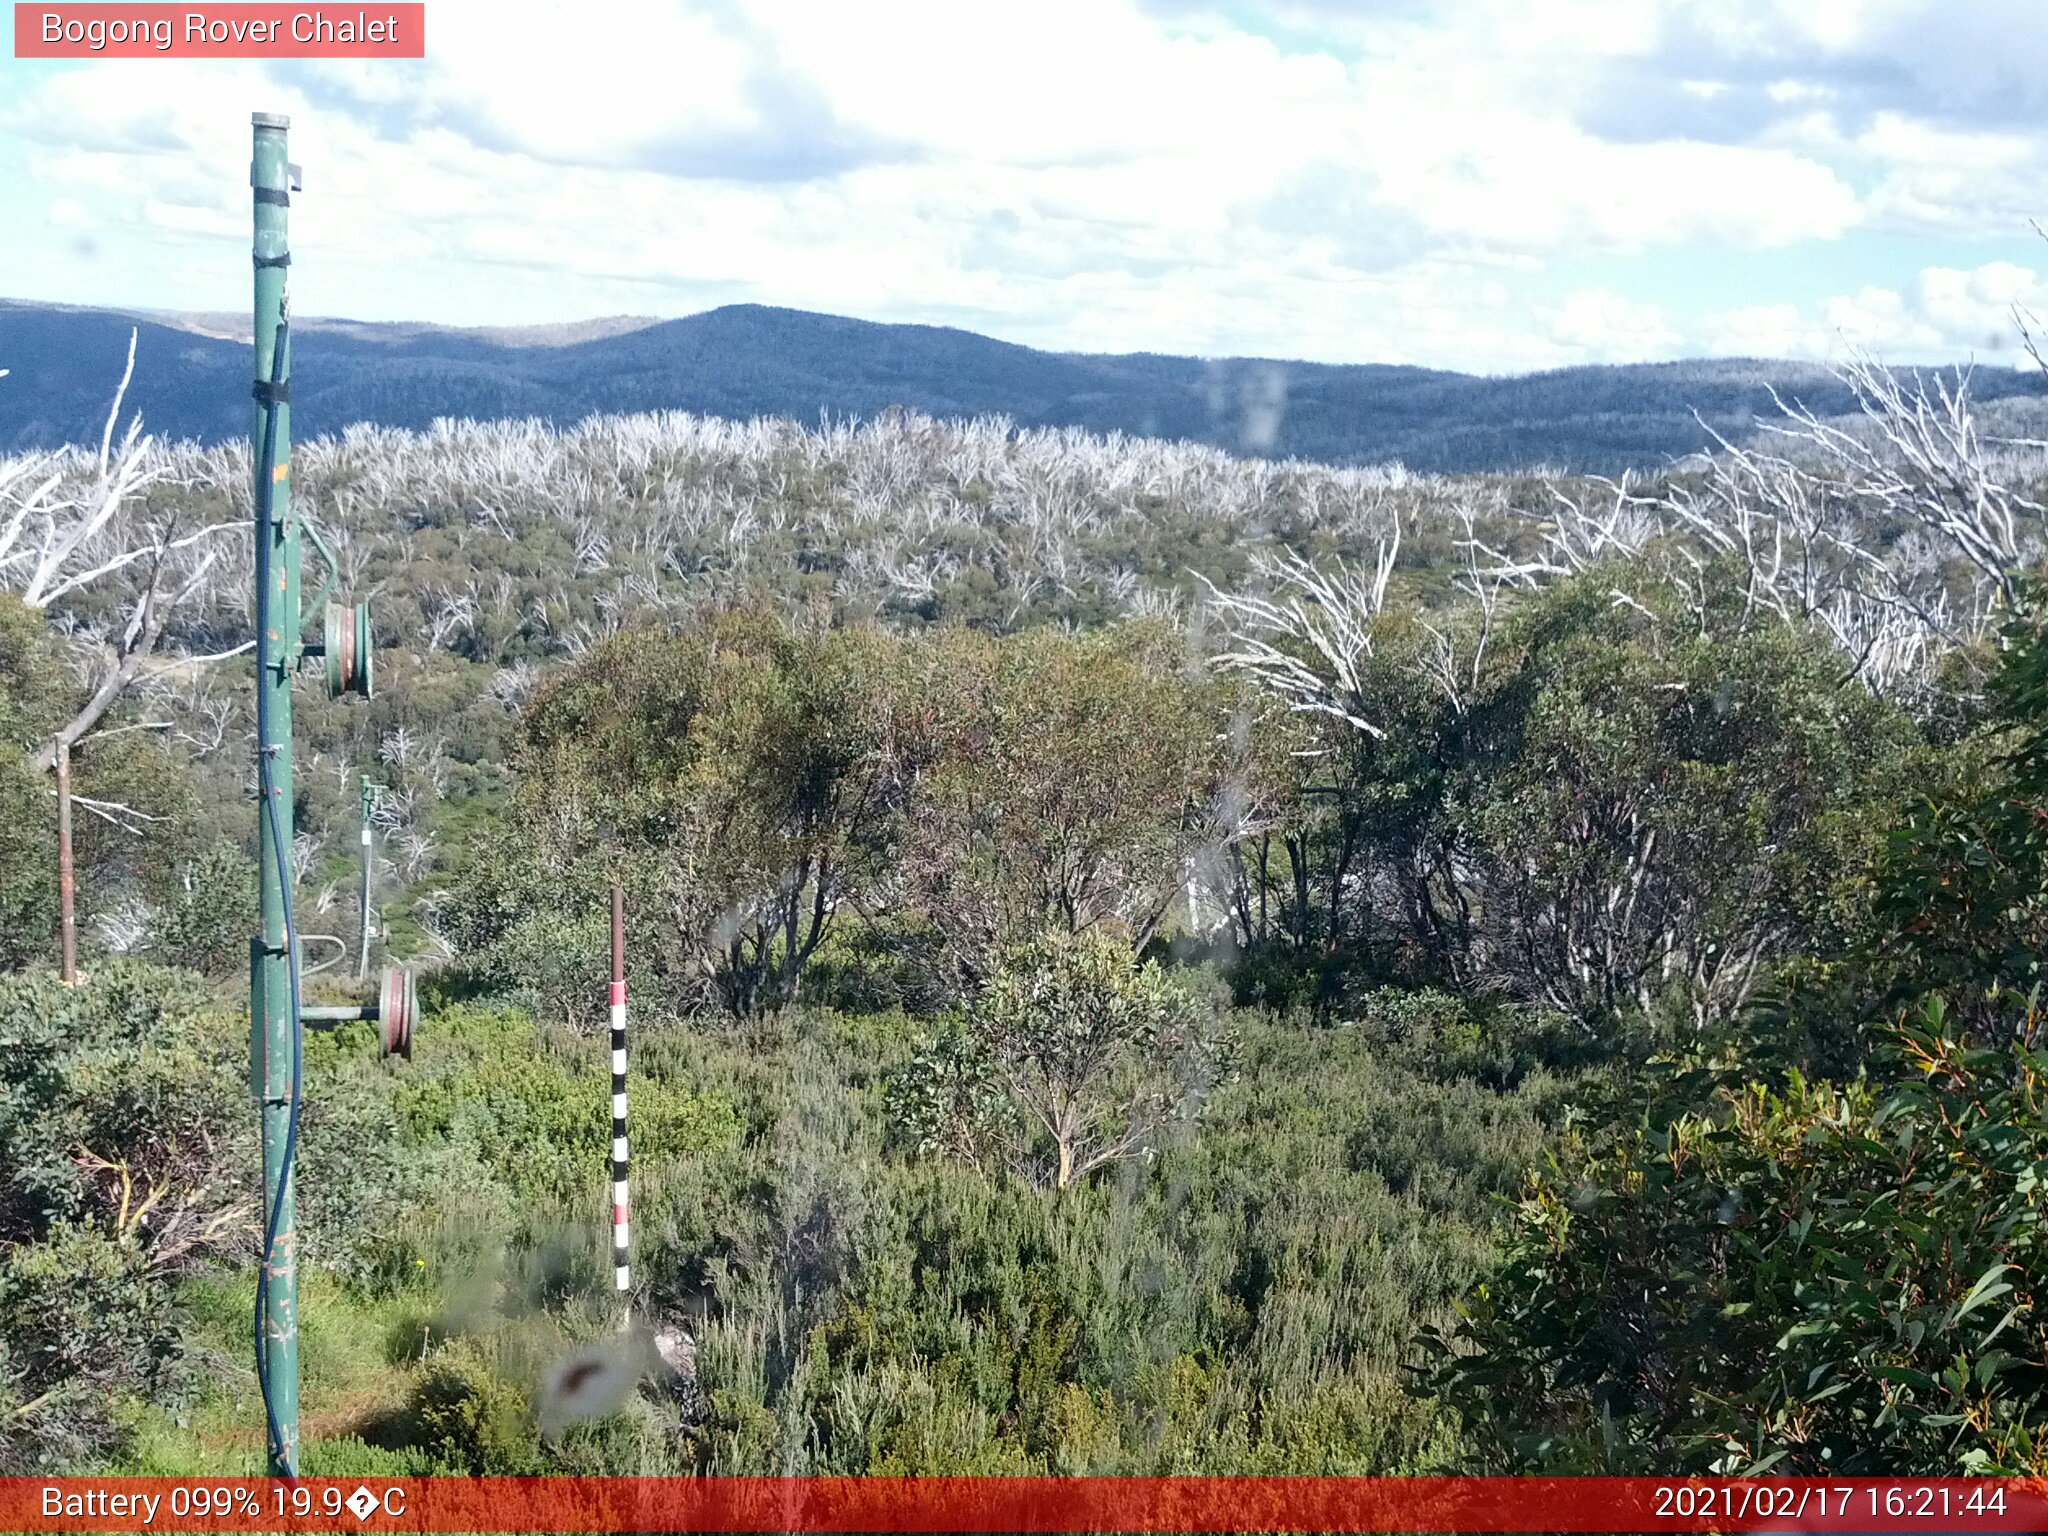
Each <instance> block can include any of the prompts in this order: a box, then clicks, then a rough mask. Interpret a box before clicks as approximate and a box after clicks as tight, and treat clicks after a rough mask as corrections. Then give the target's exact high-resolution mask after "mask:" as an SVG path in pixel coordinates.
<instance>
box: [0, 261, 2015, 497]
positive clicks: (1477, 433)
mask: <svg viewBox="0 0 2048 1536" xmlns="http://www.w3.org/2000/svg"><path fill="white" fill-rule="evenodd" d="M248 324H249V321H248V317H247V316H246V315H242V316H239V317H235V318H232V319H226V318H223V317H219V316H190V317H179V316H171V315H156V314H142V315H130V314H125V313H119V312H114V311H108V310H93V309H77V308H69V307H59V306H51V305H35V304H23V303H18V302H8V301H5V300H0V353H4V354H5V355H6V357H7V360H8V361H7V366H8V367H10V368H11V369H12V370H13V379H12V381H11V382H10V383H9V385H8V387H7V388H6V389H4V390H0V449H13V450H20V449H24V448H54V447H57V446H59V445H61V444H64V443H90V442H97V441H98V438H99V428H100V422H101V420H102V418H103V416H104V413H105V406H106V391H107V382H108V379H109V377H110V376H111V375H112V373H113V372H114V371H115V370H117V369H118V368H119V367H120V360H121V354H122V351H123V349H124V348H125V347H126V345H127V342H128V336H129V332H130V330H131V328H133V329H136V330H139V333H140V343H139V366H138V372H137V378H136V383H135V396H134V400H135V403H136V404H137V405H139V406H140V407H141V408H142V410H143V412H144V414H145V415H146V416H147V417H148V419H149V422H150V424H151V426H152V427H153V428H154V429H155V430H156V431H157V432H158V433H159V434H161V435H162V436H165V437H167V438H171V439H177V438H192V439H196V440H199V441H202V442H207V443H219V442H229V441H235V440H238V439H241V438H244V437H245V436H246V435H247V433H248V430H249V423H248V419H247V417H248V407H247V390H246V376H247V374H248V368H249V363H248V342H247V339H246V337H247V327H248ZM294 331H295V344H294V354H293V355H294V373H295V374H296V379H295V386H296V394H295V398H294V402H293V412H294V416H295V418H296V421H297V423H298V430H299V435H300V436H301V437H305V438H310V437H316V436H332V435H336V434H339V433H340V432H342V431H343V430H344V429H346V428H349V427H352V426H356V425H359V424H360V425H368V426H382V427H400V428H407V429H410V430H414V431H424V430H427V429H428V428H430V427H432V425H433V424H434V422H436V421H437V420H440V419H443V418H446V419H448V420H463V419H470V420H502V419H519V418H528V417H530V418H534V419H536V420H541V421H545V422H547V423H548V424H550V425H552V426H554V427H556V428H558V429H563V430H567V429H571V428H574V427H575V426H576V425H577V424H578V423H579V422H581V421H582V420H583V419H584V418H585V417H587V416H590V415H593V414H614V413H631V412H646V411H670V410H681V411H689V412H693V413H696V414H699V415H706V416H718V417H725V418H730V419H734V420H746V419H750V418H753V417H758V416H782V417H788V418H790V419H791V420H794V421H798V422H803V423H807V424H808V423H817V422H820V421H845V420H849V419H859V420H872V419H873V418H875V417H877V416H880V415H882V414H883V413H884V412H886V411H888V410H890V409H891V408H892V407H893V408H895V409H897V410H904V411H912V412H918V413H922V414H926V415H931V416H937V417H955V418H962V419H971V418H975V417H986V416H1001V417H1004V418H1006V419H1008V420H1010V421H1013V422H1015V423H1017V424H1018V425H1020V426H1024V427H1077V428H1081V429H1084V430H1086V431H1089V432H1092V433H1097V434H1105V433H1125V434H1132V435H1137V436H1145V437H1158V438H1166V439H1178V440H1184V441H1188V442H1195V443H1206V444H1210V445H1213V446H1216V447H1220V448H1224V449H1227V450H1229V451H1231V452H1235V453H1248V454H1257V455H1260V456H1262V457H1296V458H1304V459H1317V460H1321V461H1325V462H1329V463H1343V464H1381V463H1390V462H1398V463H1401V464H1404V465H1406V466H1407V467H1408V468H1409V469H1411V470H1418V471H1432V472H1457V471H1476V470H1496V471H1512V470H1515V469H1520V468H1522V467H1524V466H1527V465H1531V464H1551V465H1557V466H1560V467H1562V468H1567V469H1571V470H1574V471H1577V472H1580V473H1593V474H1619V473H1621V472H1622V471H1623V470H1630V469H1632V470H1638V471H1654V470H1661V469H1663V468H1665V467H1666V466H1667V465H1668V464H1669V463H1670V462H1671V461H1672V460H1673V459H1676V458H1680V457H1683V456H1684V455H1686V454H1689V453H1694V452H1697V451H1699V450H1701V449H1703V448H1706V447H1708V446H1709V445H1710V443H1711V441H1712V437H1711V433H1714V432H1717V433H1719V434H1720V435H1722V436H1724V437H1729V438H1740V437H1742V436H1743V435H1745V434H1746V433H1748V432H1749V431H1750V430H1751V428H1752V427H1753V426H1754V424H1755V423H1756V422H1757V421H1758V420H1759V419H1762V420H1770V419H1772V418H1773V417H1775V415H1776V413H1777V407H1776V402H1775V400H1774V398H1773V392H1774V391H1775V392H1776V393H1777V394H1779V395H1782V396H1783V397H1784V398H1786V399H1788V400H1797V401H1800V402H1803V403H1804V404H1805V405H1807V406H1810V407H1812V408H1813V409H1814V410H1817V411H1820V412H1822V413H1823V414H1834V413H1839V412H1843V411H1848V410H1851V409H1853V407H1854V402H1853V398H1852V395H1851V392H1850V391H1849V390H1848V389H1846V388H1845V387H1844V386H1843V384H1842V383H1841V382H1840V381H1839V380H1837V379H1836V378H1834V377H1833V376H1832V375H1830V374H1829V373H1828V372H1827V371H1826V370H1825V369H1822V368H1819V367H1816V366H1813V365H1811V364H1799V363H1788V362H1774V361H1765V360H1757V359H1748V358H1727V359H1711V360H1692V361H1686V362H1677V363H1641V364H1628V365H1622V366H1587V367H1579V368H1562V369H1556V370H1553V371H1550V372H1546V373H1536V374H1526V375H1520V376H1507V377H1499V378H1489V377H1475V376H1473V375H1470V374H1461V373H1450V372H1446V371H1444V370H1441V369H1431V368H1414V367H1396V366H1389V365H1382V364H1356V365H1343V366H1339V365H1330V364H1320V363H1304V362H1293V361H1287V360H1285V359H1275V358H1221V359H1203V358H1192V357H1166V356H1156V355H1146V354H1138V355H1130V356H1106V355H1096V354H1087V353H1065V352H1042V351H1038V350H1035V349H1033V348H1030V347H1023V346H1017V345H1015V344H1012V343H1009V342H1002V341H996V340H994V339H992V338H990V337H986V336H978V335H975V334H974V333H973V332H971V331H963V330H955V329H949V328H944V327H939V326H928V325H879V324H874V323H871V322H867V321H861V320H850V319H846V318H843V317H840V316H836V315H821V314H811V313H807V312H805V311H801V310H788V309H772V308H767V307H764V306H761V305H756V304H742V305H731V306H728V307H726V308H723V309H715V310H710V311H707V312H706V313H704V314H699V315H691V316H688V317H686V318H684V319H680V320H663V321H655V320H646V321H640V322H631V321H625V320H618V321H610V322H606V321H594V322H590V323H589V324H587V325H583V326H564V327H553V328H549V327H534V328H530V329H528V330H524V331H506V330H496V331H480V330H456V329H451V328H447V327H441V326H431V325H418V324H397V323H365V322H358V321H345V320H300V321H298V322H297V323H296V324H295V326H294ZM237 337H239V338H240V339H236V338H237ZM1974 390H1975V393H1976V395H1977V397H1978V398H1979V399H1981V400H1986V401H1990V400H1998V399H2004V398H2007V397H2013V398H2019V399H2025V400H2029V401H2031V400H2036V399H2038V397H2039V395H2040V393H2041V389H2040V382H2039V380H2038V379H2037V378H2036V377H2035V376H2034V375H2033V374H2032V373H2031V372H2016V371H2014V370H2012V369H2006V368H1984V369H1979V370H1977V372H1976V374H1975V378H1974ZM1710 429H1711V430H1710ZM2032 435H2034V436H2039V435H2040V433H2039V432H2038V431H2036V432H2034V433H2033V434H2032Z"/></svg>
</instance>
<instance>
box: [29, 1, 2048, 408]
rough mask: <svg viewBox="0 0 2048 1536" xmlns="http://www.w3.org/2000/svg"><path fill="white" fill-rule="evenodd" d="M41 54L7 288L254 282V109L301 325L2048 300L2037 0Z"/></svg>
mask: <svg viewBox="0 0 2048 1536" xmlns="http://www.w3.org/2000/svg"><path fill="white" fill-rule="evenodd" d="M118 9H119V7H118V6H114V7H110V8H109V14H115V13H116V12H117V11H118ZM9 25H10V26H11V23H9ZM11 54H12V48H11V39H10V47H9V49H8V51H7V56H4V57H0V295H4V296H7V297H14V298H26V299H38V300H50V301H57V302H65V303H76V304H104V305H112V306H120V307H130V306H133V307H148V308H156V309H175V310H237V309H240V308H242V307H244V306H246V305H247V303H248V301H249V299H248V281H249V278H248V264H247V254H246V253H247V249H248V239H249V233H248V231H249V204H248V188H247V175H246V169H247V164H248V156H249V117H248V115H249V113H250V112H251V111H253V110H261V111H272V112H285V113H288V114H290V116H291V118H292V123H293V127H292V138H291V154H292V158H293V159H294V160H296V161H298V162H300V163H301V164H302V165H303V166H304V168H305V188H304V192H303V195H301V196H299V197H297V198H295V199H294V202H293V208H292V244H293V249H294V253H295V265H294V267H293V269H292V287H293V305H294V308H295V310H296V311H297V312H298V313H300V314H302V315H304V314H315V315H341V316H349V317H354V318H358V319H370V320H398V319H404V320H425V321H433V322H437V323H442V324H451V325H512V324H529V323H539V322H557V321H570V320H578V319H585V318H590V317H595V316H600V315H613V314H637V315H655V316H664V317H666V316H675V315H685V314H690V313H694V312H696V311H699V310H703V309H708V308H712V307H715V306H717V305H720V304H728V303H736V302H754V303H763V304H778V305H787V306H791V307H795V308H803V309H817V310H825V311H829V312H832V313H836V314H844V315H854V316H859V317H862V318H866V319H872V320H886V321H915V322H922V323H929V324H939V325H955V326H962V327H965V328H967V329H970V330H975V331H980V332H983V333H985V334H988V335H994V336H998V337H1001V338H1003V339H1005V340H1010V341H1016V342H1022V343H1025V344H1027V345H1031V346H1037V347H1048V348H1055V349H1062V350H1073V351H1089V352H1127V351H1153V352H1171V353H1193V354H1199V355H1204V356H1264V357H1281V358H1303V359H1312V360H1317V361H1324V362H1381V363H1414V364H1422V365H1426V366H1431V367H1441V368H1455V369H1460V370H1464V371H1468V372H1476V373H1495V374H1499V373H1517V372H1523V371H1528V370H1532V369H1540V368H1552V367H1561V366H1569V365H1572V364H1579V363H1605V362H1632V361H1641V360H1653V359H1668V358H1679V357H1688V356H1724V355H1746V356H1771V357H1803V358H1818V359H1827V358H1834V357H1839V356H1841V355H1843V354H1844V352H1845V351H1847V350H1849V349H1852V348H1853V349H1857V350H1861V351H1867V352H1870V353H1873V354H1875V355H1877V356H1879V357H1882V358H1883V359H1885V360H1887V361H1891V362H1899V363H1922V362H1928V363H1932V362H1951V361H1959V360H1965V359H1974V360H1976V361H1979V362H1985V363H2009V362H2013V361H2016V360H2017V359H2018V356H2019V354H2018V353H2017V351H2016V348H2017V345H2018V341H2019V335H2018V330H2017V327H2016V325H2015V323H2014V319H2013V309H2014V306H2015V305H2020V306H2022V307H2023V308H2032V309H2038V310H2039V311H2040V312H2041V313H2042V314H2044V315H2048V241H2044V240H2043V238H2042V237H2041V235H2040V234H2039V233H2037V232H2036V231H2035V229H2034V228H2033V227H2032V225H2031V222H2030V221H2031V220H2033V219H2035V218H2040V219H2042V220H2043V222H2044V224H2048V174H2044V173H2048V5H2043V4H2042V3H2041V0H1430V3H1425V0H1270V3H1264V4H1258V3H1251V0H1227V3H1216V0H705V3H697V0H688V3H684V0H605V3H603V4H595V3H590V0H575V3H567V4H559V5H557V4H546V3H538V0H429V3H428V8H427V54H428V56H427V57H426V58H425V59H424V60H412V61H374V62H373V61H357V60H349V61H341V60H336V61H317V62H316V61H289V62H234V61H209V60H193V59H185V58H168V59H146V60H108V61H99V62H89V63H71V62H65V63H61V64H60V63H50V62H43V61H22V60H17V59H14V58H13V57H12V56H11ZM0 348H4V326H0Z"/></svg>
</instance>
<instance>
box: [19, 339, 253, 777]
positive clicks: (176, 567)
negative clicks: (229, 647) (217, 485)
mask: <svg viewBox="0 0 2048 1536" xmlns="http://www.w3.org/2000/svg"><path fill="white" fill-rule="evenodd" d="M134 374H135V333H134V332H132V331H131V332H130V333H129V337H128V363H127V367H126V369H125V370H124V371H123V372H122V375H121V384H120V387H119V388H118V389H117V390H116V391H115V393H114V403H113V407H112V409H111V410H109V411H108V412H107V421H106V426H105V428H104V430H103V431H102V432H101V434H100V447H99V453H98V454H97V455H96V456H90V455H83V454H81V453H79V452H78V451H77V450H74V449H64V450H59V451H57V452H55V453H45V454H28V455H23V456H21V457H18V458H14V459H10V460H6V461H4V462H0V591H8V592H12V593H13V594H14V595H15V596H16V597H18V598H20V600H21V601H22V602H23V603H25V604H26V605H27V606H29V607H30V608H35V609H39V610H43V611H49V610H51V609H53V608H59V607H62V606H63V605H65V604H67V603H70V602H74V601H77V600H80V599H82V598H84V597H86V596H88V595H90V596H92V597H94V598H102V597H105V596H107V595H109V594H112V595H113V601H112V603H111V611H110V613H109V614H108V615H107V616H106V617H101V616H99V615H97V614H96V615H95V616H94V617H93V618H92V619H90V620H88V621H82V622H79V623H76V624H74V625H73V626H72V628H71V634H72V637H73V639H74V641H76V642H78V643H79V645H80V646H81V648H82V649H83V650H84V651H85V652H86V653H87V654H89V655H90V657H91V671H92V677H91V688H90V691H89V692H88V694H87V696H86V699H85V702H84V703H83V704H81V705H80V706H79V708H78V709H77V710H76V711H75V712H74V713H73V715H72V717H71V718H70V719H69V720H68V721H66V722H65V723H64V725H63V726H61V727H60V728H59V729H58V731H57V732H56V734H55V736H54V737H53V739H52V740H51V742H50V743H49V744H48V745H46V746H45V747H44V748H43V749H42V751H41V752H40V753H39V754H38V758H37V761H38V764H39V766H40V767H41V768H42V769H43V770H44V771H46V772H47V771H51V770H54V769H55V767H56V766H57V757H58V754H59V753H60V752H61V751H63V750H66V749H69V748H73V747H76V746H77V745H78V744H79V743H80V742H81V741H82V740H84V739H85V737H86V736H87V735H88V734H90V733H91V731H92V730H93V728H94V727H95V726H97V725H98V724H99V722H100V721H101V720H102V719H103V718H104V717H105V715H106V713H107V711H108V710H110V709H111V708H113V706H114V704H115V702H116V701H117V700H118V699H119V698H120V697H121V695H122V694H123V693H124V692H126V691H127V689H128V688H129V686H130V685H131V684H132V683H133V682H134V681H135V679H136V677H137V675H138V674H139V673H140V672H141V670H142V668H143V666H144V664H145V663H146V662H147V661H148V660H149V658H150V656H151V655H152V654H154V652H155V651H156V649H157V645H158V643H159V642H160V641H161V640H162V639H163V635H164V631H165V628H166V627H167V626H168V625H169V623H170V622H171V619H172V618H173V617H174V616H175V615H176V614H177V613H178V611H179V610H180V609H181V608H184V607H185V606H186V605H188V604H191V603H193V602H195V601H196V600H198V599H200V598H202V597H203V596H205V595H206V594H207V592H208V583H209V579H210V578H211V577H212V576H213V574H214V570H215V566H216V564H217V562H218V561H219V558H220V556H221V554H222V552H223V548H224V545H225V540H224V538H223V537H222V536H223V535H227V534H232V533H235V532H239V531H240V529H241V526H242V525H241V524H239V523H204V522H201V523H198V524H197V525H196V526H195V525H193V522H192V520H191V519H190V518H189V517H188V515H187V514H186V513H185V512H184V511H183V510H181V509H179V508H177V507H175V506H174V507H173V508H171V509H169V510H158V511H152V510H151V509H150V508H149V507H148V505H147V501H148V496H149V492H150V490H151V489H152V487H155V486H157V485H159V484H161V483H162V482H164V481H165V480H167V479H168V478H170V476H171V474H172V467H173V460H172V459H171V458H170V456H168V455H166V454H163V453H161V452H158V451H157V450H156V447H155V444H154V442H153V441H152V439H150V438H149V437H147V436H145V435H144V434H143V431H142V419H141V417H140V416H139V415H138V416H137V417H135V418H134V419H133V420H132V421H131V422H130V423H129V425H128V429H127V431H126V432H125V433H123V434H122V436H121V438H120V441H119V442H118V444H117V443H116V441H115V437H114V433H115V429H116V427H117V426H118V425H119V422H120V416H121V404H122V401H123V400H124V399H125V398H126V397H127V393H128V385H129V383H130V382H131V380H132V379H133V377H134ZM95 606H96V607H97V604H96V605H95ZM246 649H247V646H240V647H236V650H235V651H228V652H223V653H222V654H223V655H233V654H235V653H236V651H239V650H246ZM188 659H193V660H196V659H200V658H188ZM207 659H218V658H207Z"/></svg>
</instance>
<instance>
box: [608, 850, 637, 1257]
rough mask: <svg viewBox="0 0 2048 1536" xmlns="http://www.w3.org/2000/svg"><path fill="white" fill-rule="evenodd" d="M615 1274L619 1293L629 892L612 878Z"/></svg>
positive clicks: (623, 1251)
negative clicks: (627, 897)
mask: <svg viewBox="0 0 2048 1536" xmlns="http://www.w3.org/2000/svg"><path fill="white" fill-rule="evenodd" d="M611 1005H612V1275H613V1279H614V1281H615V1283H616V1285H617V1287H618V1291H619V1294H620V1295H621V1296H623V1295H625V1294H626V1292H627V1290H628V1289H629V1288H630V1287H631V1284H632V1279H631V1275H630V1271H629V1268H628V1264H627V1250H628V1246H629V1245H628V1241H627V1234H628V1231H629V1226H628V1223H627V1206H628V1203H629V1202H628V1201H627V1198H626V1178H627V1175H626V1164H627V1159H628V1150H627V1143H626V893H625V888H624V887H623V886H621V885H620V884H619V882H618V881H616V880H614V881H613V882H612V989H611Z"/></svg>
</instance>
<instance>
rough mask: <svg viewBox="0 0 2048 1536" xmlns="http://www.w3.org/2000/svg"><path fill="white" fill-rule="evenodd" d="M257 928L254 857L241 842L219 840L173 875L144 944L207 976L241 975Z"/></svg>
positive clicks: (151, 950)
mask: <svg viewBox="0 0 2048 1536" xmlns="http://www.w3.org/2000/svg"><path fill="white" fill-rule="evenodd" d="M257 926H258V913H257V910H256V860H255V858H254V857H253V856H252V855H251V853H250V851H249V850H248V849H247V848H245V847H243V846H242V845H241V844H239V843H236V842H233V841H231V840H229V839H227V838H220V839H217V840H216V841H215V842H214V843H213V844H212V845H211V846H209V847H208V848H207V849H206V850H205V852H203V853H201V854H200V855H198V856H197V857H196V858H194V859H192V860H191V861H190V862H189V863H188V864H186V866H185V867H184V868H183V869H182V870H181V871H180V872H179V873H178V876H177V878H176V884H175V886H174V887H173V890H172V893H171V896H170V899H169V900H168V901H167V902H166V903H165V905H164V907H163V909H162V910H161V911H160V912H159V913H158V914H157V916H156V920H155V921H154V922H153V923H152V924H151V925H150V931H149V937H148V947H149V950H150V952H151V953H153V954H156V955H160V956H162V957H164V958H165V959H166V960H167V961H170V962H173V963H176V964H178V965H182V966H185V967H186V968H188V969H190V970H195V971H199V972H201V973H202V974H204V975H207V976H218V977H229V976H238V975H240V976H246V975H247V974H248V970H249V936H250V935H251V934H252V933H254V932H255V931H256V929H257Z"/></svg>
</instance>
